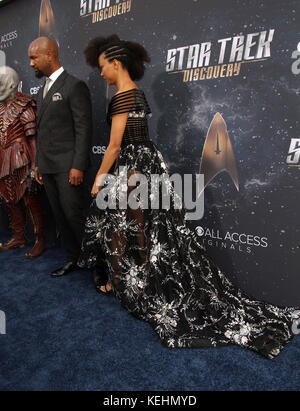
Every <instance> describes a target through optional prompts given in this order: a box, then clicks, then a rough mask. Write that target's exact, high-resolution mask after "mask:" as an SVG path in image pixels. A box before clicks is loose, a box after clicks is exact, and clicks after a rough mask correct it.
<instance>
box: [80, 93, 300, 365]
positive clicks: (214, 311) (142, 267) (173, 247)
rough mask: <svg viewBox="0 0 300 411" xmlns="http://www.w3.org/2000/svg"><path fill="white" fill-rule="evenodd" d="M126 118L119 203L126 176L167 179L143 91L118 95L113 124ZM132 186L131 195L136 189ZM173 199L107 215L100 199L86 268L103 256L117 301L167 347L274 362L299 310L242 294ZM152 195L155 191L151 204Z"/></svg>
mask: <svg viewBox="0 0 300 411" xmlns="http://www.w3.org/2000/svg"><path fill="white" fill-rule="evenodd" d="M120 113H128V120H127V124H126V129H125V132H124V136H123V140H122V145H121V150H120V153H119V157H118V159H117V168H116V172H115V180H114V182H113V185H112V186H111V187H110V190H111V193H114V194H113V196H115V199H116V204H117V205H119V204H120V201H121V198H120V196H121V192H122V184H123V182H124V175H122V173H123V174H124V173H126V175H125V177H128V178H129V177H131V176H132V175H133V174H134V175H143V176H145V177H146V179H147V182H148V183H149V187H150V183H151V175H152V176H153V175H159V176H161V175H166V176H168V173H167V167H166V164H165V162H164V159H163V157H162V155H161V153H160V152H159V150H158V149H157V147H156V146H155V144H154V143H153V142H152V141H151V140H150V139H149V135H148V126H147V115H148V114H149V113H150V109H149V106H148V103H147V101H146V98H145V95H144V93H143V92H142V91H141V90H139V89H132V90H129V91H126V92H123V93H118V94H116V95H115V96H114V97H113V98H112V100H111V103H110V106H109V110H108V121H109V122H110V123H111V119H112V116H113V115H115V114H120ZM125 167H126V168H125ZM118 170H121V172H118ZM136 187H137V185H136V186H135V187H134V188H136ZM119 188H121V189H119ZM126 188H127V190H128V196H130V194H132V192H133V189H134V188H133V187H130V186H127V187H126ZM123 189H124V187H123ZM169 193H170V195H171V204H170V209H169V210H167V209H164V208H162V207H159V208H158V209H153V208H149V209H142V208H139V207H138V208H136V209H133V208H130V207H127V208H122V207H120V206H117V207H116V208H115V209H111V208H110V209H109V208H107V209H104V210H101V209H99V207H98V206H97V201H96V200H94V201H93V202H92V205H91V207H90V210H89V214H88V217H87V220H86V226H85V233H84V239H83V242H82V253H81V256H80V259H79V265H80V266H82V267H93V266H95V265H101V264H103V252H104V255H105V262H106V264H107V266H108V269H109V278H110V281H111V284H112V287H113V291H114V294H115V296H116V298H117V299H118V300H119V301H120V303H121V304H122V306H123V307H124V308H125V309H126V310H127V311H129V312H130V313H131V314H133V315H134V316H135V317H137V318H139V319H141V320H144V321H147V322H149V323H150V324H151V325H152V327H153V329H154V330H155V331H156V333H157V334H158V335H159V337H160V339H161V342H162V343H163V344H164V345H166V346H168V347H208V346H218V345H228V344H238V345H240V346H242V347H246V348H249V349H252V350H254V351H256V352H259V353H260V354H262V355H263V356H265V357H267V358H273V357H275V356H276V355H278V354H279V352H280V351H281V350H282V349H283V347H284V346H285V345H286V344H287V343H288V342H289V341H291V339H292V338H293V335H294V334H293V332H292V324H293V321H295V318H296V314H295V308H294V307H286V308H280V307H277V306H274V305H272V304H269V303H265V302H261V301H257V300H254V299H252V298H250V297H249V296H247V295H246V294H245V293H244V292H242V291H241V290H240V289H238V288H236V287H235V286H234V285H233V284H232V283H231V282H230V281H229V280H228V279H227V278H226V276H225V275H224V274H223V273H222V272H221V270H220V269H219V268H218V267H217V266H216V265H215V264H214V262H213V261H212V260H211V258H210V257H209V256H208V255H207V254H206V252H205V249H204V247H203V246H202V244H200V242H199V241H198V239H197V236H195V234H194V232H193V231H192V230H190V229H189V228H188V225H187V223H186V221H185V213H184V211H183V210H178V209H176V208H175V207H174V204H175V200H176V198H175V197H176V194H175V193H174V190H173V188H172V186H171V185H170V186H169ZM152 195H153V194H152V193H150V191H149V192H148V198H147V200H149V204H150V203H151V196H152Z"/></svg>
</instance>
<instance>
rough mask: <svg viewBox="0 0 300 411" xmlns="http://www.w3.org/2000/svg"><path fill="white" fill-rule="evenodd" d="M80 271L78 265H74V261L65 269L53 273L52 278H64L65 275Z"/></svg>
mask: <svg viewBox="0 0 300 411" xmlns="http://www.w3.org/2000/svg"><path fill="white" fill-rule="evenodd" d="M79 269H80V267H78V265H77V263H74V261H69V262H68V263H66V264H65V265H64V266H63V267H61V268H58V269H57V270H55V271H52V273H51V277H62V276H63V275H66V274H69V273H70V272H72V271H75V270H79Z"/></svg>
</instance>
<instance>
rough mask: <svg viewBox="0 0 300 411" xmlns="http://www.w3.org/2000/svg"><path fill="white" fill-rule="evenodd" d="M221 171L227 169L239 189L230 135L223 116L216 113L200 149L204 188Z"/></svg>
mask: <svg viewBox="0 0 300 411" xmlns="http://www.w3.org/2000/svg"><path fill="white" fill-rule="evenodd" d="M222 171H227V173H228V174H229V175H230V177H231V178H232V181H233V183H234V185H235V187H236V189H237V191H239V182H238V174H237V168H236V161H235V157H234V153H233V149H232V145H231V141H230V137H229V135H228V132H227V127H226V123H225V121H224V119H223V117H222V116H221V114H220V113H217V114H215V116H214V118H213V120H212V122H211V124H210V126H209V129H208V133H207V137H206V140H205V143H204V147H203V151H202V158H201V163H200V174H204V188H205V187H207V186H208V185H209V183H210V182H211V181H212V180H213V179H214V178H215V177H216V176H217V175H218V174H219V173H221V172H222Z"/></svg>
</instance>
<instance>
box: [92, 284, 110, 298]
mask: <svg viewBox="0 0 300 411" xmlns="http://www.w3.org/2000/svg"><path fill="white" fill-rule="evenodd" d="M107 285H108V283H106V284H104V285H101V286H98V287H96V290H97V291H98V292H99V293H101V294H104V295H108V296H109V295H113V293H114V292H113V290H112V288H110V289H109V290H108V289H107ZM109 285H110V284H109ZM100 287H104V289H105V291H103V290H101V288H100ZM110 287H111V285H110Z"/></svg>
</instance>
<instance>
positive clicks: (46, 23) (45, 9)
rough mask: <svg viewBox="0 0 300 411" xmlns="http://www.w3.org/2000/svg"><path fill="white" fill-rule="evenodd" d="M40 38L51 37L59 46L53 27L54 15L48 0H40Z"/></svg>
mask: <svg viewBox="0 0 300 411" xmlns="http://www.w3.org/2000/svg"><path fill="white" fill-rule="evenodd" d="M39 35H40V36H46V37H53V39H54V40H55V41H56V43H57V45H58V46H59V41H58V35H57V31H56V26H55V19H54V13H53V10H52V6H51V2H50V0H42V3H41V10H40V31H39Z"/></svg>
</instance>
